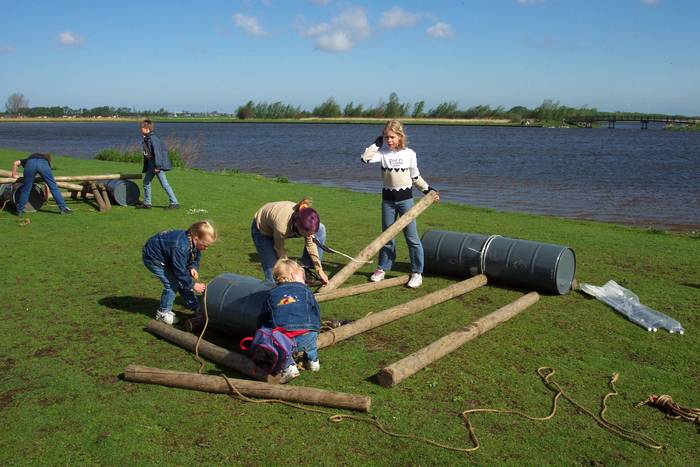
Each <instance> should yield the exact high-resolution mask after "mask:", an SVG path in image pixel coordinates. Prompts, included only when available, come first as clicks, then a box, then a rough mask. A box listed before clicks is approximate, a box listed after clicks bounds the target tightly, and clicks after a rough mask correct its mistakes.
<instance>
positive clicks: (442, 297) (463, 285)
mask: <svg viewBox="0 0 700 467" xmlns="http://www.w3.org/2000/svg"><path fill="white" fill-rule="evenodd" d="M485 284H486V276H484V275H483V274H480V275H478V276H474V277H472V278H470V279H467V280H465V281H462V282H458V283H456V284H452V285H451V286H449V287H446V288H444V289H441V290H438V291H436V292H433V293H429V294H428V295H424V296H422V297H420V298H416V299H415V300H411V301H410V302H408V303H404V304H403V305H398V306H395V307H392V308H387V309H386V310H383V311H380V312H377V313H374V314H371V315H369V316H365V317H364V318H360V319H358V320H357V321H353V322H352V323H349V324H345V325H343V326H339V327H337V328H335V329H333V330H331V331H326V332H323V333H321V334H319V335H318V339H317V344H318V348H319V349H320V348H323V347H328V346H329V345H332V344H334V343H336V342H339V341H342V340H345V339H348V338H350V337H352V336H354V335H356V334H360V333H362V332H365V331H369V330H370V329H374V328H376V327H379V326H381V325H383V324H386V323H390V322H392V321H395V320H397V319H399V318H403V317H404V316H408V315H412V314H414V313H418V312H419V311H423V310H425V309H426V308H429V307H431V306H434V305H437V304H438V303H442V302H446V301H447V300H451V299H453V298H455V297H458V296H460V295H463V294H465V293H467V292H469V291H471V290H474V289H476V288H478V287H481V286H482V285H485Z"/></svg>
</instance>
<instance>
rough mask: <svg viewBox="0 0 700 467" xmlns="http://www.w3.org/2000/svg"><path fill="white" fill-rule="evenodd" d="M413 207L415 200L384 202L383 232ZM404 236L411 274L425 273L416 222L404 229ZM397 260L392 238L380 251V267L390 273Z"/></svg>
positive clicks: (421, 246) (421, 245) (413, 221)
mask: <svg viewBox="0 0 700 467" xmlns="http://www.w3.org/2000/svg"><path fill="white" fill-rule="evenodd" d="M412 207H413V198H411V199H405V200H403V201H390V200H383V201H382V232H383V231H385V230H386V229H388V228H389V226H390V225H391V224H393V223H394V222H396V219H398V218H399V216H402V215H404V214H406V212H408V210H409V209H411V208H412ZM403 236H404V237H405V238H406V244H407V245H408V256H409V258H410V259H411V272H412V273H413V272H417V273H419V274H422V273H423V258H424V256H423V244H422V243H421V241H420V237H419V236H418V227H417V226H416V220H415V219H414V220H412V221H411V223H410V224H408V225H407V226H406V227H404V229H403ZM394 260H396V239H395V238H392V239H391V240H390V241H389V242H388V243H387V244H386V245H384V246H383V247H382V249H381V250H379V267H380V268H381V269H383V270H384V271H389V270H390V269H391V267H392V266H393V265H394Z"/></svg>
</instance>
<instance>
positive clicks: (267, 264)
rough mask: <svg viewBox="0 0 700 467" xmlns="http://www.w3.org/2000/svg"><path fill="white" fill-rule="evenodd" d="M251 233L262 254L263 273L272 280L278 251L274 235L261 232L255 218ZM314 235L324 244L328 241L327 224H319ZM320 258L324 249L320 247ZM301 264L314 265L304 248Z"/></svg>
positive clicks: (257, 248)
mask: <svg viewBox="0 0 700 467" xmlns="http://www.w3.org/2000/svg"><path fill="white" fill-rule="evenodd" d="M250 235H251V237H253V243H254V244H255V249H256V250H257V251H258V256H260V262H261V263H262V269H263V274H265V279H266V280H268V281H272V280H273V279H272V268H273V267H274V266H275V263H276V262H277V259H278V258H277V252H276V251H275V242H274V240H273V239H272V237H268V236H267V235H265V234H263V233H262V232H260V229H258V226H257V225H256V224H255V219H253V223H252V225H251V226H250ZM314 237H316V239H317V240H318V241H319V242H321V243H322V244H325V243H326V226H325V225H323V224H320V225H319V226H318V232H316V233H315V234H314ZM318 258H319V259H320V260H321V261H323V250H322V249H320V248H319V249H318ZM301 265H302V266H305V267H309V268H310V267H313V263H312V262H311V258H310V257H309V253H308V252H307V251H306V248H304V253H303V254H302V256H301Z"/></svg>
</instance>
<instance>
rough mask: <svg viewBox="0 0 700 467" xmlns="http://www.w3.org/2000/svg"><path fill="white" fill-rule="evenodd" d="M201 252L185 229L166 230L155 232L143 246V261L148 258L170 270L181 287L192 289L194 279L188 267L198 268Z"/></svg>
mask: <svg viewBox="0 0 700 467" xmlns="http://www.w3.org/2000/svg"><path fill="white" fill-rule="evenodd" d="M201 257H202V252H200V251H199V250H198V249H197V248H195V246H194V244H193V243H192V241H191V240H190V239H189V238H188V237H187V231H186V230H166V231H163V232H160V233H157V234H155V235H154V236H152V237H151V238H149V239H148V241H147V242H146V244H145V245H144V246H143V259H144V261H146V260H150V261H153V262H156V263H160V264H162V265H163V268H165V269H169V270H171V271H172V272H173V273H174V274H175V277H176V278H177V281H178V282H179V283H180V286H181V287H182V288H183V289H192V287H194V284H195V281H194V279H193V278H192V276H191V275H190V269H191V268H194V269H196V270H199V260H200V258H201Z"/></svg>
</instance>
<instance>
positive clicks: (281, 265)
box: [272, 258, 303, 284]
mask: <svg viewBox="0 0 700 467" xmlns="http://www.w3.org/2000/svg"><path fill="white" fill-rule="evenodd" d="M302 270H303V269H302V267H301V266H299V263H297V262H296V261H294V260H293V259H289V258H280V259H278V260H277V262H276V263H275V265H274V267H273V268H272V278H273V279H274V280H275V282H276V283H278V284H279V283H281V282H294V278H293V277H292V276H293V275H294V273H296V272H299V271H302Z"/></svg>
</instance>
